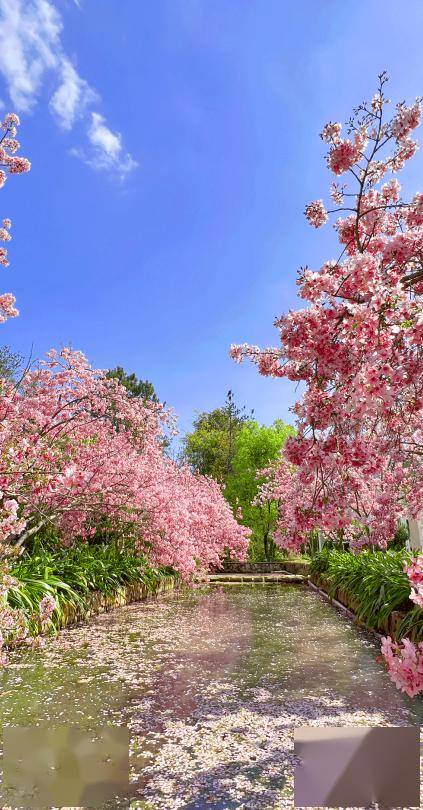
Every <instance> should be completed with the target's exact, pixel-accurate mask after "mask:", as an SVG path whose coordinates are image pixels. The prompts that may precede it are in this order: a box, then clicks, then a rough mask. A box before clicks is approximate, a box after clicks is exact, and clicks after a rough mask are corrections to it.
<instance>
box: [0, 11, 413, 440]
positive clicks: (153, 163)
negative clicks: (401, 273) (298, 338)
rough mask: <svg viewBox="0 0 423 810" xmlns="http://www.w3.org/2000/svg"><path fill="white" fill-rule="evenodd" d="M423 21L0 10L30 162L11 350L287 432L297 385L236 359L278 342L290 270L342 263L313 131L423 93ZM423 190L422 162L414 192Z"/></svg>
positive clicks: (1, 70)
mask: <svg viewBox="0 0 423 810" xmlns="http://www.w3.org/2000/svg"><path fill="white" fill-rule="evenodd" d="M422 25H423V7H422V5H421V3H420V2H419V1H418V0H416V1H414V0H410V2H408V3H407V4H405V6H404V7H403V8H402V9H401V12H400V11H399V8H398V3H397V2H396V0H371V1H370V2H368V3H365V4H361V3H353V2H349V1H347V2H345V3H339V2H336V1H335V0H332V1H331V0H327V2H324V3H323V2H322V3H314V2H311V0H302V1H301V2H299V3H295V4H290V3H286V2H280V0H266V3H262V2H260V0H248V2H245V0H213V2H211V0H157V2H154V3H148V2H144V3H140V2H137V0H127V2H125V3H117V2H116V0H107V2H105V1H104V0H78V2H77V0H0V103H1V107H2V114H3V113H4V112H8V111H9V110H13V111H15V112H18V113H19V115H20V117H21V120H22V126H21V129H20V133H19V134H20V140H21V142H22V151H23V154H25V155H27V156H28V157H29V158H30V160H31V161H32V166H33V168H32V171H31V173H30V174H29V175H27V176H25V177H18V178H14V179H13V181H11V182H9V183H8V184H7V186H6V188H5V189H4V190H3V192H2V210H1V212H0V214H1V216H8V217H10V219H12V221H13V230H12V234H13V241H12V242H11V243H10V248H9V258H10V261H11V266H10V268H8V270H6V271H4V275H3V286H2V289H4V290H5V291H9V290H11V291H13V293H14V294H15V295H16V298H17V305H18V307H19V309H20V312H21V315H20V317H19V318H18V319H13V320H12V321H10V322H9V323H7V324H5V325H4V326H2V338H1V343H2V344H4V343H7V344H9V345H10V346H11V347H12V348H14V349H15V350H18V351H20V352H21V353H22V354H24V355H25V356H27V355H28V354H29V352H30V351H31V348H32V352H33V354H35V355H39V354H40V353H42V352H44V351H46V350H48V349H49V348H51V347H52V346H56V347H57V346H60V345H64V344H71V345H72V346H73V347H74V348H78V349H81V350H82V351H84V352H85V353H86V354H87V356H88V357H89V359H90V360H91V361H92V362H93V364H94V365H96V366H99V367H110V366H113V365H117V364H120V365H123V366H124V367H125V368H127V369H128V371H135V372H136V373H137V374H138V375H139V376H141V377H147V378H149V379H151V380H152V381H153V383H154V384H155V386H156V389H157V391H158V393H159V395H160V396H161V397H162V398H163V399H165V400H166V401H167V402H168V403H171V404H172V405H173V406H174V407H175V409H176V411H177V413H179V415H180V417H181V427H182V429H185V428H187V427H189V424H190V421H191V419H192V417H193V415H194V412H195V411H196V410H207V409H209V408H212V407H216V406H217V405H219V404H221V403H222V401H223V399H224V397H225V393H226V391H227V389H228V388H232V389H233V390H234V391H235V394H236V397H237V399H238V400H239V401H240V402H241V403H244V402H245V403H246V404H247V405H248V407H249V408H251V407H253V408H254V409H255V414H256V416H257V418H258V419H259V420H260V421H272V420H273V419H274V418H276V417H279V416H281V417H282V418H285V419H287V420H288V419H289V418H290V415H289V410H288V408H289V406H290V405H291V404H292V403H293V402H294V401H295V399H296V391H295V387H294V386H293V385H292V384H290V383H289V381H273V380H269V379H263V378H260V377H259V376H258V375H257V373H256V371H255V370H254V369H253V368H248V367H247V366H242V367H238V366H236V365H235V364H234V363H233V361H231V360H230V359H229V357H228V354H227V352H228V347H229V345H230V344H231V343H232V342H235V343H238V342H244V341H246V342H251V343H257V344H260V345H271V344H273V343H274V342H275V341H276V339H277V333H276V330H272V329H271V328H269V324H270V323H271V322H272V319H273V318H274V317H276V316H278V315H279V314H281V313H282V312H284V311H286V310H288V309H289V308H293V307H296V306H297V305H298V299H297V297H296V285H295V280H296V270H297V268H298V267H299V266H300V265H306V264H307V265H309V266H310V267H311V268H317V267H318V266H319V265H320V264H321V263H322V261H323V260H325V259H327V258H331V257H332V255H333V251H334V250H335V246H336V239H335V234H333V232H332V231H331V228H330V227H327V228H325V229H323V230H322V231H321V232H319V233H318V234H316V232H315V231H314V229H312V228H310V227H309V225H308V224H307V222H306V220H305V218H304V216H303V211H304V207H305V205H306V203H308V202H310V200H314V199H316V197H317V198H318V197H321V196H323V195H324V193H325V191H326V188H327V185H328V172H327V169H326V167H325V163H324V160H323V154H324V145H323V144H322V142H321V141H320V139H319V137H318V133H319V132H320V131H321V129H322V126H323V124H324V123H325V122H326V121H328V120H340V121H344V120H345V119H346V118H347V117H349V114H350V112H351V109H352V107H353V106H355V105H356V104H357V103H359V102H360V101H361V100H362V99H363V98H366V97H368V96H370V97H371V96H372V95H373V92H374V90H375V87H376V80H377V79H376V77H377V74H378V73H379V72H380V71H381V70H383V69H387V70H388V72H389V74H390V76H391V82H390V86H389V96H390V97H391V98H392V99H393V100H395V101H397V100H402V99H406V100H407V101H408V102H411V101H412V100H413V99H414V98H415V97H416V95H418V94H421V93H423V60H422V58H421V56H420V53H421V31H422ZM417 134H418V135H419V133H417ZM420 137H421V136H420ZM422 174H423V169H422V158H421V154H419V155H418V156H417V158H415V159H414V160H413V161H411V162H410V165H409V167H408V169H407V171H406V172H405V173H404V181H405V186H406V187H407V185H409V188H410V191H411V192H413V193H414V191H416V190H418V189H421V187H422V183H421V180H422Z"/></svg>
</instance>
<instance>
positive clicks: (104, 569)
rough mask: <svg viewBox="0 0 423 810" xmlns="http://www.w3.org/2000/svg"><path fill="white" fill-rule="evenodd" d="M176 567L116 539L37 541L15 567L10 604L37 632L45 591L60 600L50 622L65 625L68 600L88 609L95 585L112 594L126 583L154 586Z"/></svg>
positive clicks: (53, 626) (53, 628)
mask: <svg viewBox="0 0 423 810" xmlns="http://www.w3.org/2000/svg"><path fill="white" fill-rule="evenodd" d="M172 573H173V572H172V571H171V569H167V568H152V567H151V566H150V565H149V564H148V563H147V561H146V559H145V558H144V557H142V556H140V555H137V554H135V553H134V550H133V549H132V548H131V547H130V546H126V547H122V546H121V545H120V544H118V543H116V542H109V543H99V544H96V545H89V544H87V543H76V544H75V545H74V546H72V547H71V548H62V547H59V548H58V547H53V546H51V545H50V544H47V545H43V544H42V543H37V544H35V545H34V546H33V548H32V549H31V550H30V551H29V552H25V553H24V554H23V555H22V557H20V558H19V560H18V561H17V562H16V563H15V564H14V565H13V566H12V567H11V569H10V574H11V576H12V577H13V578H14V579H16V580H17V584H16V585H13V586H12V587H11V588H10V589H9V591H8V595H7V601H8V604H9V605H10V607H13V608H20V609H21V610H22V611H23V613H24V615H25V617H26V621H27V626H28V630H29V633H30V634H31V635H36V634H37V632H38V630H39V627H38V625H39V620H38V613H39V605H40V602H41V600H42V599H43V597H45V596H51V597H53V598H54V599H55V600H56V609H55V610H54V612H53V614H52V616H51V620H50V622H49V628H50V630H51V631H56V630H57V629H58V628H60V627H61V626H62V625H63V618H64V614H65V612H66V608H67V607H68V606H72V607H76V608H78V609H79V610H80V611H81V613H82V614H83V613H84V611H85V610H86V609H87V608H88V597H89V596H90V594H91V593H93V591H100V592H101V593H102V594H104V595H105V596H109V595H111V594H113V593H116V591H118V590H119V588H122V587H124V586H125V585H130V584H133V583H142V584H143V585H145V587H146V589H147V590H148V591H150V592H152V591H153V590H154V588H155V586H156V585H157V584H158V583H159V582H160V581H161V580H162V579H164V578H165V577H166V576H169V575H170V574H172Z"/></svg>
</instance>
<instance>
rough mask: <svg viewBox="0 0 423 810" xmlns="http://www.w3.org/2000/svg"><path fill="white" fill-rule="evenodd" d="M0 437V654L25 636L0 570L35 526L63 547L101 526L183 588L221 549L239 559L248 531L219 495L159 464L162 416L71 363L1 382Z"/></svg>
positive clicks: (168, 424) (185, 472)
mask: <svg viewBox="0 0 423 810" xmlns="http://www.w3.org/2000/svg"><path fill="white" fill-rule="evenodd" d="M0 428H1V429H0V458H1V459H2V464H1V469H0V563H1V562H2V561H3V571H2V572H0V642H1V643H0V648H1V646H2V640H3V637H2V636H1V633H2V632H3V636H4V635H5V633H9V635H10V632H11V631H13V633H14V635H15V637H17V638H23V636H24V633H25V622H24V620H23V617H22V615H21V613H19V611H18V612H16V611H13V610H11V609H10V608H9V607H8V606H7V602H6V601H5V598H4V597H5V595H6V594H7V591H8V589H9V588H10V585H11V580H10V574H9V572H8V570H7V562H8V561H9V562H10V560H11V559H13V557H14V556H16V555H19V554H20V553H21V552H22V550H23V548H24V545H25V542H26V541H27V540H28V538H29V537H30V536H31V535H32V534H34V533H36V532H40V531H42V530H43V528H44V527H46V526H50V527H53V529H54V530H55V532H56V534H57V537H58V540H59V541H60V542H61V543H63V544H64V545H65V546H68V545H70V544H72V543H73V542H74V541H75V540H76V539H83V540H84V539H85V540H89V538H90V537H91V536H92V535H93V534H94V533H95V531H96V528H97V526H98V525H99V524H101V521H102V520H104V518H106V519H107V521H108V525H109V526H111V527H112V529H113V528H114V529H115V530H116V531H118V532H124V534H125V536H126V537H128V536H129V537H132V539H133V541H134V544H135V548H136V549H137V550H139V551H140V552H142V553H144V554H147V555H148V557H149V558H150V560H151V561H152V562H154V563H155V564H159V565H169V566H173V567H174V568H175V569H176V570H177V571H179V572H180V574H181V576H182V577H184V578H185V579H186V580H191V579H192V577H193V575H194V574H195V573H196V572H197V571H199V570H200V571H201V569H204V568H207V567H208V566H209V565H210V564H215V565H216V564H218V562H219V560H220V559H221V557H222V556H223V554H224V553H225V550H226V549H229V550H230V551H231V552H232V553H233V554H234V555H235V556H238V557H240V558H243V557H244V556H245V554H246V551H247V547H248V536H249V530H248V529H246V528H245V527H243V526H239V525H238V523H237V522H236V520H235V519H234V517H233V515H232V511H231V509H230V506H229V504H228V503H227V501H226V500H225V499H224V497H223V495H222V492H221V489H220V487H219V485H218V484H216V482H214V481H212V480H210V479H208V478H205V477H203V476H199V475H193V474H192V473H191V472H190V470H189V469H188V467H185V466H182V467H180V466H178V465H177V464H176V463H175V462H174V461H173V460H172V459H170V458H169V457H168V456H167V455H166V454H165V451H164V443H163V436H164V430H165V429H170V430H171V431H173V430H174V418H173V415H172V414H171V413H170V412H169V411H166V410H165V409H164V407H163V405H161V404H160V403H158V402H153V401H145V400H142V399H141V398H137V397H131V396H130V393H128V391H127V389H126V388H125V387H124V385H122V383H121V382H120V381H119V380H118V379H116V378H110V377H108V375H107V373H106V372H104V371H101V370H97V369H93V368H91V366H90V365H89V363H88V362H87V360H86V358H85V357H84V356H83V355H82V354H81V353H80V352H75V351H71V350H69V349H62V351H61V352H59V353H58V352H55V351H51V352H50V353H49V355H48V357H47V359H46V360H45V361H42V362H40V363H37V364H35V365H34V366H33V367H32V368H31V369H30V370H28V371H27V373H26V374H25V375H24V377H23V379H22V381H21V382H20V384H19V385H16V384H14V383H13V382H8V381H6V380H2V381H1V389H0ZM47 607H49V606H47ZM50 607H51V606H50ZM50 607H49V609H50ZM0 652H1V649H0ZM0 657H1V656H0ZM3 658H4V656H3Z"/></svg>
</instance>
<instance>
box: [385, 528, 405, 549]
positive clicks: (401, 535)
mask: <svg viewBox="0 0 423 810" xmlns="http://www.w3.org/2000/svg"><path fill="white" fill-rule="evenodd" d="M409 536H410V533H409V530H408V526H407V524H405V523H400V524H399V525H398V528H397V530H396V532H395V535H394V537H393V540H392V541H391V542H390V543H389V548H390V549H393V548H397V549H400V548H405V544H406V542H407V540H408V539H409Z"/></svg>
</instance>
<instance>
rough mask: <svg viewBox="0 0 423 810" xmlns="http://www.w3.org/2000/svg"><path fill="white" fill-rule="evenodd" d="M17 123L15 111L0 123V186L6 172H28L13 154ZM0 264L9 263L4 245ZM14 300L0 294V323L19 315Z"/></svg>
mask: <svg viewBox="0 0 423 810" xmlns="http://www.w3.org/2000/svg"><path fill="white" fill-rule="evenodd" d="M19 124H20V121H19V118H18V116H17V115H15V113H8V115H6V116H5V118H4V120H3V122H2V123H1V124H0V129H1V130H3V134H2V135H1V136H0V166H2V167H3V168H2V169H0V188H2V187H3V186H4V184H5V182H6V179H7V174H6V172H9V174H24V173H25V172H29V170H30V168H31V164H30V162H29V160H27V158H23V157H17V156H16V154H15V153H16V152H17V151H18V149H19V147H20V144H19V142H18V141H17V140H16V137H15V136H16V133H17V128H18V126H19ZM4 170H6V171H4ZM11 225H12V223H11V221H10V219H4V220H3V227H2V228H0V242H9V241H10V239H11V236H10V233H9V231H10V228H11ZM0 264H1V265H3V267H8V265H9V260H8V258H7V250H6V248H4V247H0ZM15 300H16V299H15V297H14V296H13V295H12V294H11V293H3V294H2V295H0V323H4V321H6V320H7V319H8V318H15V317H16V316H17V315H19V311H18V310H17V309H16V307H15Z"/></svg>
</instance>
